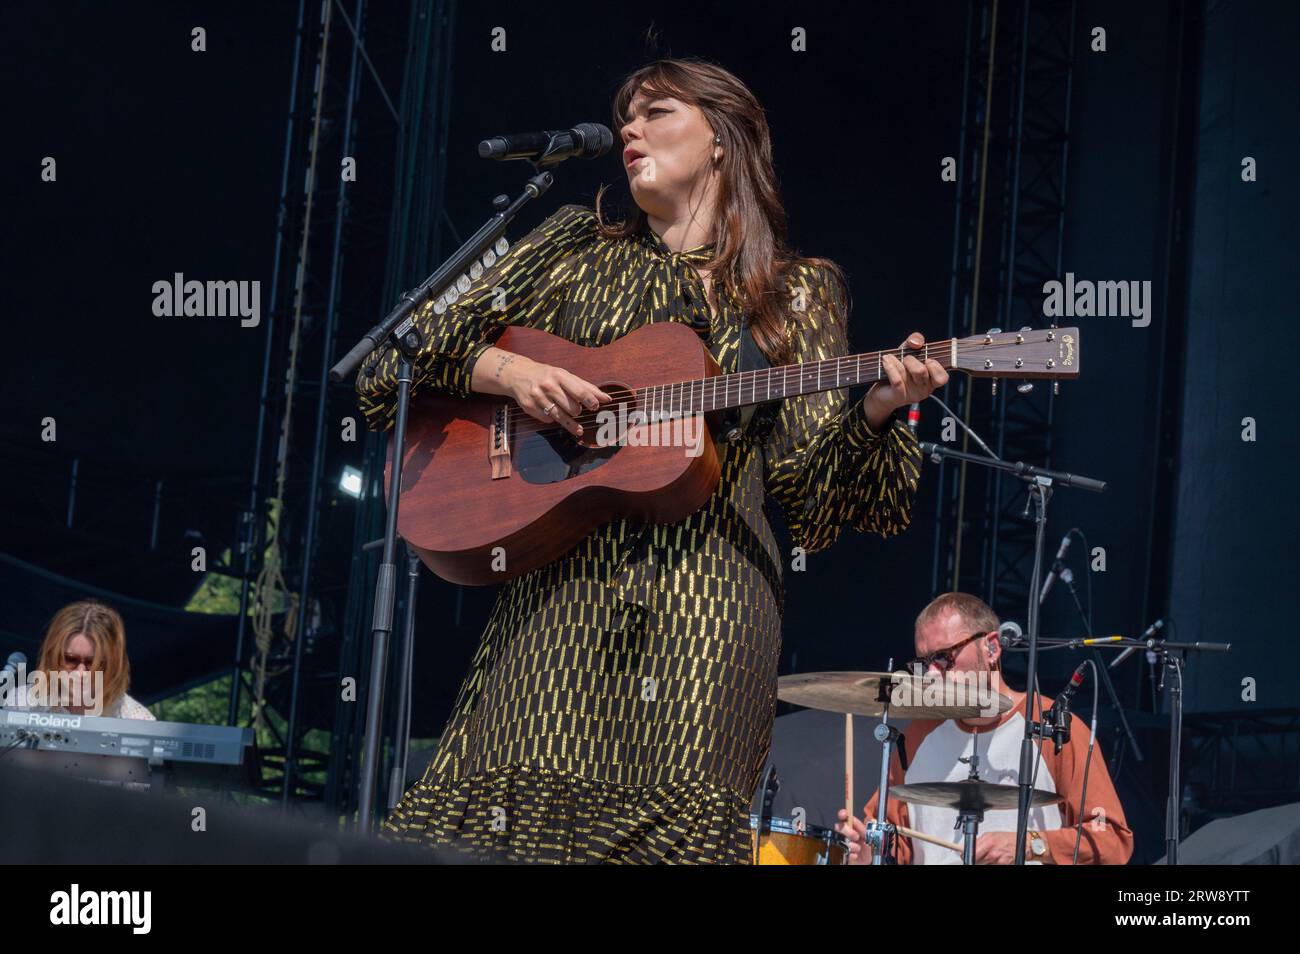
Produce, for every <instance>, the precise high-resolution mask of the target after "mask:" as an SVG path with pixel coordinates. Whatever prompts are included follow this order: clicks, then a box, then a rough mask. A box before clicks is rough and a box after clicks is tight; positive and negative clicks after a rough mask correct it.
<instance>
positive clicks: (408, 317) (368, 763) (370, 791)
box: [329, 163, 555, 831]
mask: <svg viewBox="0 0 1300 954" xmlns="http://www.w3.org/2000/svg"><path fill="white" fill-rule="evenodd" d="M532 165H533V169H534V170H535V172H536V174H535V175H534V176H533V177H532V178H530V179H529V180H528V182H527V184H526V185H525V186H524V191H523V192H521V193H520V194H519V195H518V196H516V197H515V199H514V201H510V200H509V199H508V197H507V196H504V195H499V196H497V197H496V198H495V199H493V201H492V206H493V208H494V209H496V212H495V214H493V215H492V216H491V218H489V219H488V220H487V221H486V222H485V223H484V224H483V225H482V227H480V228H479V230H478V231H477V232H475V233H474V234H473V235H471V236H470V237H469V239H468V240H467V241H466V242H465V244H464V245H462V246H461V247H460V248H459V249H458V250H457V251H456V253H455V254H454V255H452V256H451V258H449V259H447V260H446V261H445V262H443V264H442V265H441V266H440V267H439V268H438V269H437V270H436V271H435V272H434V273H433V274H432V275H430V276H429V277H428V278H426V279H425V280H424V281H423V282H422V283H421V284H420V285H419V286H417V287H416V288H414V289H412V290H410V291H408V292H405V293H404V294H403V295H402V296H401V298H400V299H399V300H398V304H397V306H396V307H394V308H393V310H392V311H391V312H389V313H388V316H387V317H386V318H384V320H383V321H381V322H380V323H379V324H377V325H375V326H374V327H373V328H371V329H370V330H369V331H367V332H366V333H365V334H364V335H363V336H362V337H361V340H360V341H359V342H357V344H356V345H355V346H354V347H353V348H352V350H351V351H349V352H348V353H347V355H345V356H344V358H343V359H342V360H341V361H339V363H338V364H336V365H335V366H334V367H333V368H331V369H330V375H329V376H330V380H331V381H333V382H335V383H338V382H340V381H343V380H344V379H345V378H347V377H348V376H349V375H350V374H352V373H353V372H354V371H356V369H357V367H358V366H359V365H360V364H361V362H362V361H363V360H365V358H366V357H367V356H368V355H370V354H371V353H372V352H373V351H374V350H375V349H376V348H378V347H379V346H380V344H381V343H382V342H383V341H385V340H387V341H391V342H392V343H393V346H394V347H395V348H396V349H397V354H398V361H397V418H396V422H395V424H394V428H393V439H392V442H391V444H390V446H391V448H392V458H391V461H392V470H391V472H390V473H391V476H390V479H389V490H388V515H387V519H386V520H385V523H384V545H383V556H382V557H381V558H380V563H379V574H378V578H377V582H376V584H375V606H374V615H373V623H372V626H371V637H370V638H371V657H370V680H369V686H368V689H367V692H366V728H365V742H364V748H363V755H362V762H361V791H360V794H359V796H358V801H357V825H358V827H359V828H361V830H363V831H369V830H371V829H372V828H373V826H374V817H373V815H374V799H375V786H376V781H377V779H378V764H379V741H380V737H381V735H382V732H383V703H384V685H385V683H386V680H387V676H388V673H387V665H388V641H389V638H390V636H391V635H392V630H393V608H394V604H395V602H396V598H397V506H398V501H399V500H400V497H401V492H402V459H403V456H404V454H403V451H404V450H405V445H406V418H407V409H408V405H409V403H410V397H411V381H412V375H413V370H412V362H413V361H414V360H415V358H416V356H417V355H418V354H419V353H420V349H421V348H422V347H423V345H424V341H423V337H422V336H421V334H420V331H419V329H418V328H416V326H415V319H414V318H413V317H412V316H413V315H414V313H415V311H416V309H418V308H419V307H420V306H421V305H423V304H424V303H425V302H427V301H429V300H430V299H432V298H434V297H436V296H437V295H439V294H441V293H442V291H443V290H444V289H446V288H447V287H448V286H450V285H451V283H452V282H453V281H455V280H456V279H457V278H458V277H459V276H460V275H461V273H462V272H464V271H465V270H466V269H468V268H469V267H470V266H471V265H472V264H473V263H474V262H476V261H477V260H478V259H479V258H480V257H481V256H482V255H483V253H484V252H486V251H487V250H488V248H490V247H491V246H492V245H493V244H494V243H495V242H496V241H497V239H499V238H500V237H501V236H502V235H503V234H504V233H505V230H506V228H507V226H509V224H510V222H511V221H512V220H513V219H514V217H515V216H516V215H518V214H519V210H520V209H522V208H523V207H524V206H525V205H526V204H527V203H528V202H530V201H532V200H533V199H536V198H539V197H540V196H542V195H543V194H544V193H545V192H546V191H547V190H548V189H549V188H550V187H551V185H552V183H553V182H554V181H555V179H554V176H553V175H552V174H551V172H549V171H548V170H546V169H544V168H542V167H541V166H540V165H539V164H537V163H533V164H532ZM410 658H411V656H410V653H402V655H401V656H400V657H399V660H398V665H399V667H403V668H404V667H405V666H406V664H407V661H408V660H409V659H410ZM398 677H399V685H400V684H401V683H402V682H404V681H405V680H406V679H407V678H409V674H407V673H398Z"/></svg>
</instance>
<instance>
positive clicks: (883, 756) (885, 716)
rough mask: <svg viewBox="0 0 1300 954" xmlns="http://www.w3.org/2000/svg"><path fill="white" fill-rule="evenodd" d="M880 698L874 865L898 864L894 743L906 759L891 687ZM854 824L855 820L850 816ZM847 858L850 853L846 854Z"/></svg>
mask: <svg viewBox="0 0 1300 954" xmlns="http://www.w3.org/2000/svg"><path fill="white" fill-rule="evenodd" d="M893 669H894V660H893V659H890V660H889V665H888V666H887V667H886V672H892V671H893ZM877 698H878V701H880V702H881V703H883V704H884V710H885V711H884V712H882V713H881V715H880V724H879V725H877V726H876V728H875V731H874V733H873V734H874V736H875V739H876V741H877V742H879V743H880V801H879V802H878V803H877V805H876V818H875V819H874V820H873V821H869V822H867V823H866V826H865V827H866V843H867V844H868V845H870V846H871V863H872V864H873V865H892V864H897V863H898V859H897V857H896V856H895V854H894V848H895V844H894V839H895V838H897V837H898V833H897V831H896V830H895V827H894V824H893V823H892V822H890V821H889V814H888V811H889V755H890V752H891V751H892V750H893V747H894V743H896V742H897V743H898V744H899V759H900V761H901V759H902V743H903V734H902V733H901V732H899V731H898V730H897V729H896V728H894V727H893V726H892V725H890V724H889V702H890V699H889V688H888V687H887V686H886V684H885V683H883V682H882V683H881V684H880V692H879V696H878V697H877ZM849 824H850V825H852V824H853V819H852V818H850V819H849ZM845 857H846V859H847V857H848V856H847V855H846V856H845Z"/></svg>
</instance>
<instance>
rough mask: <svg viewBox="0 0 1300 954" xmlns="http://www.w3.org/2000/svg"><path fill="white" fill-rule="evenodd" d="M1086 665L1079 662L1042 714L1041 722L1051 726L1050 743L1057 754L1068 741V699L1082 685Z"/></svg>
mask: <svg viewBox="0 0 1300 954" xmlns="http://www.w3.org/2000/svg"><path fill="white" fill-rule="evenodd" d="M1087 665H1088V664H1087V663H1086V662H1082V663H1079V668H1078V669H1076V670H1075V671H1074V673H1073V674H1072V675H1071V676H1070V681H1069V682H1067V683H1066V684H1065V688H1064V689H1062V690H1061V694H1060V695H1058V696H1057V697H1056V698H1055V699H1053V700H1052V705H1051V706H1050V707H1049V708H1048V710H1047V712H1046V714H1044V716H1043V722H1044V723H1045V724H1046V725H1048V726H1050V727H1051V730H1052V745H1053V746H1055V749H1056V754H1057V755H1060V754H1061V748H1062V747H1063V746H1064V745H1065V743H1067V742H1069V741H1070V699H1071V698H1073V696H1074V694H1075V693H1076V692H1078V691H1079V687H1080V686H1082V685H1083V671H1084V669H1085V668H1086V667H1087Z"/></svg>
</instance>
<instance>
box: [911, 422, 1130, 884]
mask: <svg viewBox="0 0 1300 954" xmlns="http://www.w3.org/2000/svg"><path fill="white" fill-rule="evenodd" d="M921 453H923V454H926V455H928V456H929V457H930V459H931V460H933V461H934V462H935V463H940V462H942V461H943V460H944V459H949V460H960V461H965V462H966V463H969V464H978V465H979V466H981V467H989V468H991V469H993V470H1001V471H1005V472H1007V473H1009V474H1014V475H1015V476H1017V477H1019V478H1020V479H1021V480H1024V481H1026V482H1028V484H1029V497H1028V499H1027V500H1026V501H1025V515H1026V516H1027V515H1028V512H1029V507H1030V505H1031V504H1033V505H1034V510H1035V513H1034V524H1035V527H1034V570H1033V574H1032V575H1031V577H1030V580H1029V613H1028V629H1029V633H1028V637H1029V661H1028V664H1027V669H1028V672H1027V674H1026V683H1025V693H1026V702H1025V735H1024V738H1023V739H1021V741H1020V801H1019V805H1018V807H1017V811H1016V845H1017V846H1019V850H1018V851H1017V852H1016V864H1017V865H1023V864H1024V863H1025V850H1024V844H1025V837H1026V835H1027V834H1028V832H1029V802H1030V799H1031V798H1032V797H1033V796H1032V792H1033V777H1032V772H1033V766H1034V736H1035V735H1040V736H1041V735H1042V734H1043V732H1044V726H1043V725H1042V724H1041V723H1039V722H1036V721H1035V720H1034V713H1033V710H1032V708H1031V706H1030V704H1029V700H1031V699H1036V698H1037V697H1038V692H1037V685H1038V625H1039V624H1038V594H1039V593H1040V592H1041V590H1042V576H1043V539H1044V536H1045V534H1046V530H1047V502H1048V498H1049V497H1050V496H1051V493H1052V488H1053V487H1054V486H1055V487H1078V488H1080V489H1082V490H1090V491H1092V492H1093V493H1102V492H1103V491H1104V490H1105V489H1106V484H1105V482H1104V481H1100V480H1094V479H1093V478H1091V477H1081V476H1079V475H1077V474H1068V473H1065V472H1064V471H1058V470H1048V469H1047V468H1043V467H1035V466H1033V465H1031V464H1026V463H1024V462H1023V461H1005V460H999V459H997V458H993V457H984V456H982V455H980V454H968V453H966V452H965V451H959V450H953V449H951V448H948V447H944V446H943V445H941V444H934V443H931V442H929V441H923V442H922V443H921Z"/></svg>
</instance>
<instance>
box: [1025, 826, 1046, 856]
mask: <svg viewBox="0 0 1300 954" xmlns="http://www.w3.org/2000/svg"><path fill="white" fill-rule="evenodd" d="M1029 854H1030V857H1033V858H1042V857H1043V856H1044V855H1046V854H1047V842H1046V841H1045V840H1044V839H1043V836H1042V835H1040V834H1039V833H1038V832H1036V831H1031V832H1030V833H1029Z"/></svg>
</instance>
